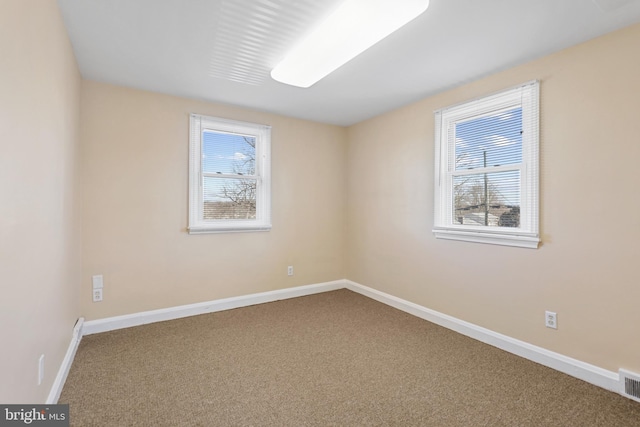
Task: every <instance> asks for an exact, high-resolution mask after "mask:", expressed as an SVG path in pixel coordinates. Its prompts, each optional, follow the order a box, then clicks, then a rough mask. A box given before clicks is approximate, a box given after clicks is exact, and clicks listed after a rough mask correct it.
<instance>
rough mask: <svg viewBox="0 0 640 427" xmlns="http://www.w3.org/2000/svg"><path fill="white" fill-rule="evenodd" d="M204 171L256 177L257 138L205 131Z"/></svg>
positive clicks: (203, 134)
mask: <svg viewBox="0 0 640 427" xmlns="http://www.w3.org/2000/svg"><path fill="white" fill-rule="evenodd" d="M202 170H203V171H204V172H208V173H225V174H238V175H255V172H256V139H255V137H252V136H243V135H236V134H231V133H223V132H212V131H208V130H205V131H204V132H202Z"/></svg>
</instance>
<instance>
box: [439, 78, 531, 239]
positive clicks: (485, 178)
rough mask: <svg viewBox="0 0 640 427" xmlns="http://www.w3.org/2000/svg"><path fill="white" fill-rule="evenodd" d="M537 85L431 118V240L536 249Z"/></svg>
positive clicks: (453, 109)
mask: <svg viewBox="0 0 640 427" xmlns="http://www.w3.org/2000/svg"><path fill="white" fill-rule="evenodd" d="M538 86H539V85H538V82H537V81H536V82H530V83H526V84H524V85H522V86H520V87H517V88H514V89H510V90H506V91H504V92H500V93H498V94H495V95H492V96H488V97H485V98H482V99H478V100H474V101H470V102H466V103H464V104H460V105H456V106H453V107H449V108H445V109H443V110H440V111H436V112H435V128H436V134H435V147H436V155H435V203H434V205H435V215H434V228H433V232H434V234H435V236H436V237H437V238H440V239H452V240H465V241H470V242H478V243H491V244H497V245H507V246H521V247H527V248H537V247H538V243H539V241H540V238H539V234H538V110H539V108H538V93H539V87H538Z"/></svg>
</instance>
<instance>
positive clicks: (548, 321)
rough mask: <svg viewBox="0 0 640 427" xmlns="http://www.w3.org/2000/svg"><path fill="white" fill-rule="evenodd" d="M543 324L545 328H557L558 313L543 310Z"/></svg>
mask: <svg viewBox="0 0 640 427" xmlns="http://www.w3.org/2000/svg"><path fill="white" fill-rule="evenodd" d="M544 324H545V326H546V327H547V328H553V329H558V315H557V314H556V313H555V312H553V311H545V312H544Z"/></svg>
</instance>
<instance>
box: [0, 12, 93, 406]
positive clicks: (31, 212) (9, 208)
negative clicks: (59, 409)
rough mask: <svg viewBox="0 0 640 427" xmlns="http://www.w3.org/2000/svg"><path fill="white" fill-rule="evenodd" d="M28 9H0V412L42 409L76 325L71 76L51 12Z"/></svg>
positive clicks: (76, 100)
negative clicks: (41, 361)
mask: <svg viewBox="0 0 640 427" xmlns="http://www.w3.org/2000/svg"><path fill="white" fill-rule="evenodd" d="M37 3H38V4H37V6H36V5H35V4H34V2H29V1H24V0H2V1H0V56H1V60H0V145H1V146H2V149H1V150H0V153H1V155H0V200H1V202H0V295H1V296H0V337H1V339H2V344H1V345H0V402H2V403H27V402H32V403H37V402H44V401H45V400H46V398H47V395H48V394H49V390H50V389H51V385H52V383H53V380H54V378H55V376H56V374H57V371H58V368H59V366H60V364H61V362H62V359H63V357H64V354H65V352H66V349H67V347H68V345H69V342H70V340H71V335H72V330H73V325H74V323H75V321H76V319H77V318H78V316H79V310H78V304H77V302H78V298H77V291H78V284H79V279H80V217H79V214H80V204H79V201H80V198H79V188H78V186H79V182H80V181H79V179H78V170H79V167H78V165H79V151H78V150H79V145H78V119H79V114H80V113H79V106H80V75H79V73H78V70H77V67H76V63H75V58H74V56H73V53H72V50H71V45H70V43H69V40H68V38H67V33H66V30H65V28H64V26H63V23H62V19H61V16H60V14H59V12H58V7H57V4H56V2H55V1H53V0H50V1H49V0H48V1H41V2H37ZM41 354H44V355H45V378H44V382H43V384H42V385H41V386H38V385H37V367H38V358H39V357H40V355H41Z"/></svg>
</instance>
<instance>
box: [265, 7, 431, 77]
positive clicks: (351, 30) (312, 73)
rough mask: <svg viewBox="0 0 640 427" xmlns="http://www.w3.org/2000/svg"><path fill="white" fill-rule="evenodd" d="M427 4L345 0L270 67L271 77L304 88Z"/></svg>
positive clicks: (397, 26) (405, 21)
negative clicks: (274, 65) (271, 68)
mask: <svg viewBox="0 0 640 427" xmlns="http://www.w3.org/2000/svg"><path fill="white" fill-rule="evenodd" d="M428 7H429V0H345V1H344V2H343V3H342V4H341V5H340V6H339V7H338V8H337V9H336V10H335V11H334V12H333V13H332V14H331V15H329V17H328V18H327V19H326V20H324V21H323V22H322V23H321V24H320V25H319V26H318V27H316V28H315V29H314V30H313V31H311V32H310V33H309V34H308V35H307V36H306V37H304V38H303V39H302V41H301V42H300V43H298V44H297V45H296V46H295V47H294V48H293V49H292V50H291V51H290V52H289V53H288V54H287V55H286V57H285V58H284V59H283V60H282V62H280V63H279V64H278V65H277V66H276V67H275V68H274V69H273V70H271V77H273V79H275V80H277V81H279V82H282V83H286V84H288V85H292V86H298V87H303V88H307V87H309V86H311V85H313V84H314V83H316V82H317V81H319V80H320V79H322V78H324V77H325V76H326V75H328V74H329V73H331V72H333V71H335V70H336V69H337V68H339V67H341V66H342V65H344V64H345V63H347V62H349V61H350V60H351V59H353V58H355V57H356V56H358V55H359V54H361V53H362V52H364V51H365V50H367V49H369V48H370V47H371V46H373V45H374V44H376V43H378V42H379V41H380V40H382V39H383V38H385V37H387V36H388V35H389V34H391V33H393V32H394V31H396V30H398V29H399V28H400V27H402V26H403V25H405V24H407V23H408V22H410V21H412V20H413V19H415V18H416V17H418V16H419V15H420V14H422V13H423V12H424V11H425V10H427V8H428Z"/></svg>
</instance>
